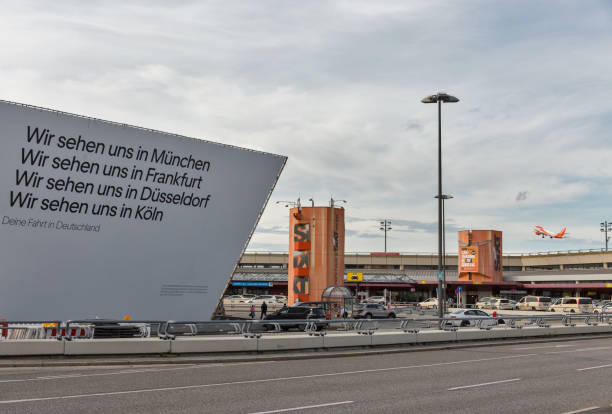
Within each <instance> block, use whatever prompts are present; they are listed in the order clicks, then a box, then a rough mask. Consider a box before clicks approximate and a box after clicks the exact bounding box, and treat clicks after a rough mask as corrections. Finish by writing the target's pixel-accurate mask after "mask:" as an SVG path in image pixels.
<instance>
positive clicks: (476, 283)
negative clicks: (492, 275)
mask: <svg viewBox="0 0 612 414" xmlns="http://www.w3.org/2000/svg"><path fill="white" fill-rule="evenodd" d="M472 283H473V284H475V285H482V282H476V281H474V282H472Z"/></svg>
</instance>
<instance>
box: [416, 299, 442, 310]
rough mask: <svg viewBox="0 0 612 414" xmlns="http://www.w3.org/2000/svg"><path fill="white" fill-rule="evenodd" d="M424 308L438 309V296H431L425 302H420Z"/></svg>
mask: <svg viewBox="0 0 612 414" xmlns="http://www.w3.org/2000/svg"><path fill="white" fill-rule="evenodd" d="M419 306H420V307H421V308H422V309H438V298H429V299H427V300H424V301H423V302H419Z"/></svg>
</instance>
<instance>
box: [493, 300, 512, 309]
mask: <svg viewBox="0 0 612 414" xmlns="http://www.w3.org/2000/svg"><path fill="white" fill-rule="evenodd" d="M512 302H513V301H511V300H510V299H504V298H495V299H493V300H491V301H489V308H491V309H499V310H504V309H505V310H513V309H515V308H516V303H512Z"/></svg>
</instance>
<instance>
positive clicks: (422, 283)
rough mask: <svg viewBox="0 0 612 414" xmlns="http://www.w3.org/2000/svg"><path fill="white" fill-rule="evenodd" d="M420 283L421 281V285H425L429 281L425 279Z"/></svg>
mask: <svg viewBox="0 0 612 414" xmlns="http://www.w3.org/2000/svg"><path fill="white" fill-rule="evenodd" d="M419 283H420V284H421V285H424V284H426V283H427V281H425V280H421V281H420V282H419Z"/></svg>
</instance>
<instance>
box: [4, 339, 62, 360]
mask: <svg viewBox="0 0 612 414" xmlns="http://www.w3.org/2000/svg"><path fill="white" fill-rule="evenodd" d="M37 355H64V341H57V340H52V339H22V340H10V339H9V340H4V341H0V356H37Z"/></svg>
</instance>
